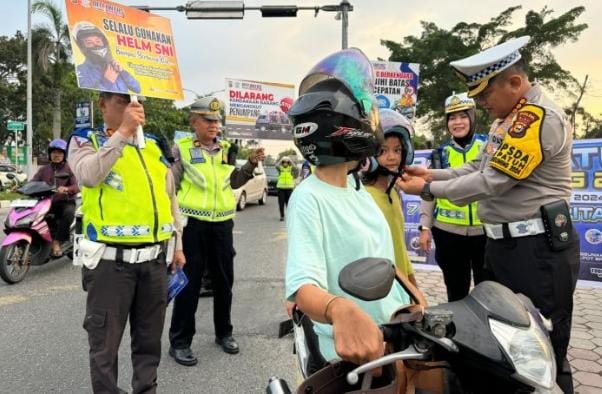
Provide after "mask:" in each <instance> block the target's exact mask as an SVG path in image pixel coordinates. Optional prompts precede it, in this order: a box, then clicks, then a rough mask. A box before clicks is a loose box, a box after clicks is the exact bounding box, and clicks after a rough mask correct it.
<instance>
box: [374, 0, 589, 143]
mask: <svg viewBox="0 0 602 394" xmlns="http://www.w3.org/2000/svg"><path fill="white" fill-rule="evenodd" d="M519 9H521V6H515V7H510V8H508V9H506V10H505V11H503V12H502V13H500V14H499V15H498V16H496V17H493V18H491V19H490V20H489V21H488V22H487V23H484V24H479V23H476V22H473V23H468V22H460V23H458V24H456V25H455V26H454V27H452V28H451V29H450V30H446V29H443V28H441V27H439V26H437V25H436V24H434V23H432V22H425V21H423V22H421V24H422V29H423V31H422V33H421V34H420V36H406V37H404V38H403V41H402V43H397V42H394V41H389V40H382V41H381V43H382V45H384V46H385V47H387V48H388V49H389V50H390V51H391V55H390V57H389V60H390V61H398V62H413V63H420V65H421V66H420V86H419V89H418V108H417V115H418V116H425V117H426V120H427V122H430V123H431V126H432V128H433V129H432V130H433V136H434V137H435V142H436V143H438V142H440V141H441V140H442V139H443V138H444V137H445V136H446V131H445V130H446V128H445V125H444V123H443V122H444V116H443V103H444V101H445V98H446V97H447V96H449V95H451V94H452V92H454V91H455V92H463V91H466V86H465V85H464V84H463V83H462V82H461V81H460V79H459V78H458V77H456V76H455V75H454V73H453V71H452V69H451V67H450V66H449V63H450V62H451V61H453V60H457V59H460V58H464V57H467V56H471V55H474V54H475V53H478V52H479V51H481V50H483V49H485V48H488V47H491V46H493V45H496V44H499V43H501V42H504V41H507V40H509V39H511V38H515V37H519V36H521V35H525V34H528V35H530V36H531V41H530V42H529V44H528V45H527V46H526V47H525V48H524V49H523V50H521V53H522V54H523V56H524V58H525V59H526V60H527V62H528V63H529V66H530V77H531V79H532V80H537V82H539V83H541V84H542V85H544V86H546V87H548V88H552V89H562V90H565V91H567V93H572V90H574V88H575V87H576V84H577V82H576V80H575V78H573V76H572V75H571V74H570V72H569V71H567V70H564V69H563V68H562V67H561V66H560V65H559V64H558V63H557V62H556V59H555V58H554V56H553V54H552V52H551V49H552V48H555V47H557V46H559V45H562V44H565V43H567V42H575V41H576V40H577V39H578V37H579V35H580V34H581V32H582V31H583V30H585V29H586V28H587V25H586V24H578V23H576V20H577V18H578V17H579V16H580V15H581V14H582V13H583V12H584V11H585V8H584V7H574V8H572V9H571V10H569V11H567V12H565V13H564V14H562V15H560V16H557V17H556V18H554V17H552V10H550V9H548V8H547V7H544V8H543V9H542V10H540V11H533V10H531V11H529V12H527V14H526V16H525V20H524V26H523V27H519V28H518V29H516V30H508V27H509V25H510V24H511V23H513V22H514V21H515V20H514V19H513V15H514V13H515V12H516V11H517V10H519ZM478 112H479V113H478V115H477V121H478V124H479V125H480V126H479V130H482V129H483V128H485V127H486V126H485V125H486V124H487V123H488V121H487V115H486V114H485V113H484V112H483V111H481V110H479V111H478Z"/></svg>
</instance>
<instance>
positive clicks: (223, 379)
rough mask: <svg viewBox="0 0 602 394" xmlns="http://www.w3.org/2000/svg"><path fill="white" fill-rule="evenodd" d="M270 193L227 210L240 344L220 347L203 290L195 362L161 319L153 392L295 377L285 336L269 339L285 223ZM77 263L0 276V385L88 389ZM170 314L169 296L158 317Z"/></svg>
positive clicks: (249, 389)
mask: <svg viewBox="0 0 602 394" xmlns="http://www.w3.org/2000/svg"><path fill="white" fill-rule="evenodd" d="M277 211H278V207H277V201H276V198H275V197H270V198H269V199H268V203H267V205H265V206H259V205H249V206H248V207H247V208H246V210H245V211H243V212H239V213H238V215H237V217H236V219H235V223H236V224H235V228H234V238H235V248H236V251H237V256H236V259H235V285H234V305H233V311H232V320H233V324H234V336H235V338H236V339H237V340H238V342H239V344H240V348H241V352H240V354H238V355H228V354H226V353H224V352H222V350H221V348H219V347H218V346H217V345H215V343H214V333H213V324H212V308H213V305H212V299H209V298H202V299H201V302H200V304H199V311H198V312H197V335H196V336H195V339H194V342H193V345H192V349H193V351H194V352H195V353H196V354H197V356H198V357H199V364H198V365H197V366H194V367H183V366H180V365H178V364H176V363H175V362H174V361H173V359H171V357H169V356H168V355H167V349H168V346H169V342H168V340H167V329H168V327H166V328H165V330H164V335H163V353H164V356H163V359H162V361H161V365H160V367H159V392H161V393H212V394H213V393H215V394H218V393H263V392H265V387H266V384H267V381H268V378H269V377H270V376H272V375H278V376H280V377H283V378H285V379H287V380H288V381H289V382H294V381H295V376H296V375H295V374H296V372H295V371H296V361H295V356H294V355H293V354H292V339H291V338H290V337H288V338H284V339H278V338H277V333H278V323H279V322H280V321H282V320H284V319H285V318H286V314H285V311H284V308H283V301H282V300H283V294H284V292H283V286H284V281H283V276H284V263H285V256H286V231H285V227H284V224H283V223H282V222H280V221H279V220H278V218H279V215H278V212H277ZM5 215H6V210H1V211H0V217H1V218H4V216H5ZM80 279H81V277H80V269H79V268H77V267H73V266H72V265H71V263H70V261H69V260H67V259H61V260H57V261H55V262H51V263H49V264H46V265H44V266H41V267H33V268H32V269H31V270H30V272H29V273H28V275H27V277H26V278H25V279H24V281H23V282H21V283H19V284H16V285H7V284H5V283H4V282H2V281H1V280H0V282H1V283H0V316H1V317H0V371H2V375H1V376H0V393H87V392H91V387H90V378H89V369H88V357H87V354H88V343H87V337H86V333H85V331H84V330H83V328H82V322H83V317H84V309H85V293H84V292H83V291H82V289H81V281H80ZM170 318H171V306H170V307H169V308H168V311H167V320H166V321H167V322H168V324H169V321H170ZM128 333H129V328H128V327H126V333H125V335H124V339H123V341H122V346H121V351H120V355H119V359H120V365H119V376H120V378H119V382H120V386H121V387H122V388H124V389H126V390H128V391H131V388H130V379H131V372H132V371H131V363H130V351H129V344H130V340H129V334H128Z"/></svg>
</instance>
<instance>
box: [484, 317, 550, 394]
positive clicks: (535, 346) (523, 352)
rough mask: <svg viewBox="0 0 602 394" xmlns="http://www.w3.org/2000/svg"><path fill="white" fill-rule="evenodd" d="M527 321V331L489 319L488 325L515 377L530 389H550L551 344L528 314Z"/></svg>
mask: <svg viewBox="0 0 602 394" xmlns="http://www.w3.org/2000/svg"><path fill="white" fill-rule="evenodd" d="M529 319H530V320H531V325H530V326H529V327H528V328H523V327H513V326H511V325H508V324H506V323H502V322H500V321H498V320H495V319H489V325H490V326H491V332H492V333H493V335H494V336H495V338H496V339H497V340H498V342H499V343H500V345H502V347H503V348H504V351H505V352H506V355H507V356H508V357H509V358H510V360H511V362H512V364H513V365H514V368H515V369H516V373H517V376H516V378H517V379H518V380H520V381H522V382H524V383H526V384H528V385H530V386H532V387H535V388H537V387H542V388H545V389H548V390H551V389H552V388H553V387H554V384H555V380H556V361H555V360H554V353H553V351H552V345H551V344H550V340H549V339H548V337H547V336H546V334H545V333H544V332H543V331H542V329H541V328H540V326H539V325H538V324H537V323H535V321H534V320H533V316H531V314H529Z"/></svg>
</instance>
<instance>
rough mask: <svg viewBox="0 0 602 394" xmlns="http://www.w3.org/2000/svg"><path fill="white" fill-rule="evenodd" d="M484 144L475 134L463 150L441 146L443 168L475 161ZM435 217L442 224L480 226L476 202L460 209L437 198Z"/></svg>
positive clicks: (446, 145)
mask: <svg viewBox="0 0 602 394" xmlns="http://www.w3.org/2000/svg"><path fill="white" fill-rule="evenodd" d="M484 143H485V140H484V138H483V137H482V136H481V135H478V134H475V136H474V137H473V140H472V142H471V143H470V145H468V146H466V148H465V149H462V148H460V147H458V146H454V145H452V144H451V143H450V144H445V145H443V146H442V147H441V148H440V150H441V162H442V166H443V168H447V167H451V168H456V167H461V166H462V165H463V164H464V163H466V162H469V161H472V160H474V159H476V158H477V156H478V155H479V151H480V150H481V147H482V146H483V144H484ZM435 217H436V219H437V220H438V221H440V222H442V223H449V224H456V225H460V226H480V225H481V221H480V220H479V217H478V216H477V203H476V202H475V203H471V204H468V205H465V206H463V207H460V206H457V205H455V204H454V203H452V202H451V201H449V200H447V199H444V198H438V199H437V209H436V216H435Z"/></svg>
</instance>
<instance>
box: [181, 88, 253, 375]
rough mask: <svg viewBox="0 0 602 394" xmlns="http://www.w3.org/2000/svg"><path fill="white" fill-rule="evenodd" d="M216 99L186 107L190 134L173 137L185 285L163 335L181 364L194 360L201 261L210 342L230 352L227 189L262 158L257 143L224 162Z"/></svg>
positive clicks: (231, 208)
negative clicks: (208, 292) (207, 285)
mask: <svg viewBox="0 0 602 394" xmlns="http://www.w3.org/2000/svg"><path fill="white" fill-rule="evenodd" d="M220 108H221V104H220V102H219V100H217V99H216V98H215V97H211V96H208V97H204V98H202V99H200V100H198V101H196V102H195V103H193V104H192V106H191V107H190V126H191V127H192V129H193V130H194V133H193V135H192V136H190V137H185V138H182V139H179V140H177V141H176V145H175V146H174V152H173V153H174V157H175V163H174V166H173V168H172V171H173V174H174V178H175V181H176V185H177V186H178V203H179V206H180V212H181V213H182V214H183V215H185V216H186V217H187V221H188V222H187V225H186V227H185V229H184V234H183V243H184V253H185V255H186V258H187V261H188V262H189V264H187V265H186V267H185V268H184V271H185V272H186V275H187V276H188V279H189V284H188V286H186V287H185V288H184V290H182V292H181V293H180V294H179V295H178V296H177V297H176V301H175V305H174V310H173V315H172V319H171V328H170V330H169V340H170V343H171V347H170V349H169V354H170V355H171V356H172V357H173V358H174V359H175V361H176V362H177V363H179V364H181V365H186V366H192V365H195V364H196V363H197V362H198V360H197V358H196V357H195V355H194V354H193V352H192V350H191V348H190V345H191V343H192V338H193V336H194V334H195V332H196V331H195V313H196V310H197V305H198V296H199V289H200V286H201V277H202V274H203V269H204V266H205V265H208V266H209V274H210V276H211V282H212V284H213V297H214V298H213V324H214V326H215V337H216V338H215V342H216V343H217V344H218V345H220V346H221V347H222V349H223V350H224V352H226V353H230V354H236V353H238V351H239V348H238V344H237V343H236V341H235V340H234V338H233V337H232V323H231V320H230V311H231V307H232V284H233V282H234V272H233V271H234V269H233V268H234V267H233V263H234V254H235V252H234V245H233V237H232V229H233V228H234V221H233V220H232V219H233V218H234V213H235V212H236V200H235V198H234V192H233V191H232V189H233V188H238V187H240V186H242V185H244V184H245V183H246V182H247V181H248V180H249V179H251V178H253V170H254V169H255V167H256V166H257V163H258V162H259V161H260V160H263V159H264V152H263V148H259V149H257V150H253V151H251V153H250V155H249V161H248V162H247V163H246V164H245V165H244V166H243V167H242V168H240V169H236V168H235V167H234V166H233V165H230V164H228V156H227V151H226V150H225V149H224V148H223V146H222V144H223V142H221V141H218V139H217V135H218V132H219V129H220V120H221V116H220Z"/></svg>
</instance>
